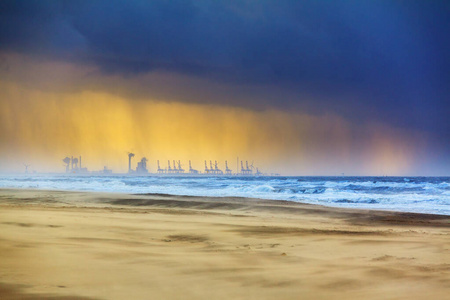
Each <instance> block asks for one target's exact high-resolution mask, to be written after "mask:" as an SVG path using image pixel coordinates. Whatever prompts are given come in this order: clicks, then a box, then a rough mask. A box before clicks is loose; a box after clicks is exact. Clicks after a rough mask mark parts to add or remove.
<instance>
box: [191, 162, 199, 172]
mask: <svg viewBox="0 0 450 300" xmlns="http://www.w3.org/2000/svg"><path fill="white" fill-rule="evenodd" d="M189 174H199V172H198V171H197V170H195V169H192V165H191V161H189Z"/></svg>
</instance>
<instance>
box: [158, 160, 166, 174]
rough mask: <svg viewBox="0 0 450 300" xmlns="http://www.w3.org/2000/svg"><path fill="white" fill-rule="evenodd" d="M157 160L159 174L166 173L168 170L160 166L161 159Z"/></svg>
mask: <svg viewBox="0 0 450 300" xmlns="http://www.w3.org/2000/svg"><path fill="white" fill-rule="evenodd" d="M157 162H158V170H157V172H158V174H164V173H166V171H165V170H164V169H161V167H160V166H159V160H158V161H157Z"/></svg>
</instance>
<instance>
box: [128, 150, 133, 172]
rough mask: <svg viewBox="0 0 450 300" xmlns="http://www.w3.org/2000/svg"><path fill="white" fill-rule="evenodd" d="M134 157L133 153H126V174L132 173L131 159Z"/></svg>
mask: <svg viewBox="0 0 450 300" xmlns="http://www.w3.org/2000/svg"><path fill="white" fill-rule="evenodd" d="M133 157H134V153H131V152H128V173H132V170H131V159H132V158H133Z"/></svg>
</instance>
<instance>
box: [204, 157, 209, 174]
mask: <svg viewBox="0 0 450 300" xmlns="http://www.w3.org/2000/svg"><path fill="white" fill-rule="evenodd" d="M205 173H206V174H209V169H208V165H207V164H206V160H205Z"/></svg>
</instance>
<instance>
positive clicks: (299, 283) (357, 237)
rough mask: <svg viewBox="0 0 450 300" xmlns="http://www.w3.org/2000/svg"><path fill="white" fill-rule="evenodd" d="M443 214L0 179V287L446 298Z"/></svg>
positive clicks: (90, 293) (5, 294)
mask: <svg viewBox="0 0 450 300" xmlns="http://www.w3.org/2000/svg"><path fill="white" fill-rule="evenodd" d="M448 295H450V217H449V216H439V215H425V214H412V213H394V212H380V211H367V210H350V209H338V208H327V207H321V206H315V205H307V204H298V203H291V202H285V201H267V200H257V199H243V198H206V197H205V198H203V197H180V196H168V195H124V194H106V193H83V192H63V191H36V190H34V191H33V190H8V189H0V299H427V300H429V299H448V298H447V297H448Z"/></svg>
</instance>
